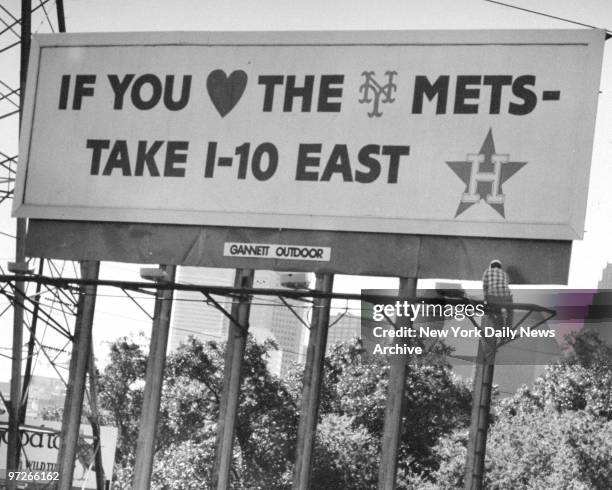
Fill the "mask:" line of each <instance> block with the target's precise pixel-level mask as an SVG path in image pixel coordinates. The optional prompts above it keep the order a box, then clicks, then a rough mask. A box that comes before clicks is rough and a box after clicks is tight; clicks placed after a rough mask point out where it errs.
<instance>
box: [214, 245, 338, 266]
mask: <svg viewBox="0 0 612 490" xmlns="http://www.w3.org/2000/svg"><path fill="white" fill-rule="evenodd" d="M223 255H224V256H225V257H245V258H247V257H248V258H260V259H282V260H316V261H319V262H329V259H330V257H331V247H316V246H312V245H283V244H280V243H244V242H225V245H224V246H223Z"/></svg>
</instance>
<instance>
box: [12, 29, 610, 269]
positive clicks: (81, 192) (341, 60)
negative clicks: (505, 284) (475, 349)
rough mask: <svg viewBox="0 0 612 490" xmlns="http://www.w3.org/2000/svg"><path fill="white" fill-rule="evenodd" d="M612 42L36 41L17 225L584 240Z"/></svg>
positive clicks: (522, 38)
mask: <svg viewBox="0 0 612 490" xmlns="http://www.w3.org/2000/svg"><path fill="white" fill-rule="evenodd" d="M603 40H604V35H603V32H601V31H596V30H552V31H414V32H318V33H317V32H308V33H306V32H303V33H295V32H294V33H130V34H76V35H69V34H68V35H66V34H62V35H39V36H35V37H34V41H33V44H32V55H31V64H30V68H29V76H28V87H27V91H26V105H25V112H24V121H23V133H22V138H21V141H22V147H21V149H20V156H21V158H20V165H19V173H18V187H17V196H16V199H15V205H14V214H15V216H20V217H32V218H42V219H60V220H87V221H112V222H135V223H174V224H186V225H213V226H239V227H259V228H275V229H280V228H283V229H286V228H290V229H302V230H337V231H338V230H340V231H364V232H379V233H405V234H421V235H432V234H433V235H460V236H489V237H513V238H540V239H558V240H572V239H576V238H580V237H581V236H582V231H583V222H584V216H585V209H586V196H587V187H588V177H589V166H590V159H591V150H592V143H593V132H594V124H595V112H596V106H597V96H598V88H599V77H600V70H601V60H602V50H603ZM318 260H321V257H319V258H318Z"/></svg>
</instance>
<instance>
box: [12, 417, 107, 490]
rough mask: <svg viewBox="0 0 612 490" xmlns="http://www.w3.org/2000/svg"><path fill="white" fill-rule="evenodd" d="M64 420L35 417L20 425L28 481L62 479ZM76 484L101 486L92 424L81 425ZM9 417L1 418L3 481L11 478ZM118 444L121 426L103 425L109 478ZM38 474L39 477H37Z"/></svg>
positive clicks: (22, 468) (23, 466)
mask: <svg viewBox="0 0 612 490" xmlns="http://www.w3.org/2000/svg"><path fill="white" fill-rule="evenodd" d="M61 426H62V423H61V422H54V421H48V420H39V419H32V420H30V421H29V422H28V424H27V425H23V426H21V428H20V434H21V444H22V453H23V454H22V456H21V461H20V471H23V472H26V473H29V475H26V476H22V478H26V481H25V483H29V484H33V483H37V484H41V485H42V484H44V483H47V484H49V488H50V487H52V486H53V485H52V484H53V482H54V481H57V480H58V479H59V474H58V472H57V456H58V454H59V448H60V442H61V441H60V430H61ZM80 427H81V428H80V430H79V440H78V446H77V455H76V459H75V471H74V479H73V486H74V487H78V488H97V487H96V474H95V451H94V441H93V436H92V431H91V426H89V425H81V426H80ZM7 434H8V422H7V421H6V417H3V419H2V420H0V479H1V480H0V481H2V480H4V481H8V478H7V474H6V473H7V472H6V450H7V437H8V435H7ZM116 446H117V428H116V427H110V426H108V427H106V426H102V427H100V450H101V452H102V466H103V469H104V477H105V479H106V480H107V481H109V482H110V481H111V480H112V478H113V465H114V462H115V449H116ZM34 474H36V475H37V476H35V475H34Z"/></svg>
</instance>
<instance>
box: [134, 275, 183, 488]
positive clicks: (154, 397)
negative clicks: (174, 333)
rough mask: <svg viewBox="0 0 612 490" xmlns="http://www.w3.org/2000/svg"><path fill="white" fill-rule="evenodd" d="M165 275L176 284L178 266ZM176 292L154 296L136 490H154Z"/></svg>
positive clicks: (139, 438)
mask: <svg viewBox="0 0 612 490" xmlns="http://www.w3.org/2000/svg"><path fill="white" fill-rule="evenodd" d="M161 268H162V269H163V270H164V271H165V272H166V274H167V276H168V278H167V280H168V281H169V282H174V279H175V277H176V266H174V265H166V266H161ZM173 293H174V290H173V289H158V290H157V293H156V295H155V310H154V313H153V328H152V331H151V344H150V347H149V358H148V360H147V372H146V375H145V389H144V394H143V398H142V413H141V416H140V427H139V430H138V443H137V446H136V462H135V465H134V486H133V488H134V489H136V490H148V489H149V488H150V487H151V471H152V470H153V456H154V454H155V435H156V432H157V419H158V417H159V406H160V403H161V393H162V385H163V377H164V367H165V365H166V350H167V347H168V333H169V330H170V315H171V313H172V297H173Z"/></svg>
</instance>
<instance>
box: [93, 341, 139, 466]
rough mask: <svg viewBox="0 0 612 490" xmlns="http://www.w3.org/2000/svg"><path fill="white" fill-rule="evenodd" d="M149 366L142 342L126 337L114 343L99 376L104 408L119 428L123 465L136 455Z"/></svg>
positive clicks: (118, 455) (121, 461)
mask: <svg viewBox="0 0 612 490" xmlns="http://www.w3.org/2000/svg"><path fill="white" fill-rule="evenodd" d="M146 367H147V357H146V355H145V353H144V352H143V351H142V348H141V347H140V345H139V344H138V343H136V342H134V341H133V340H131V339H128V338H127V337H123V338H121V339H118V340H117V341H116V342H115V343H114V344H112V345H111V348H110V358H109V362H108V365H107V366H106V368H105V369H104V373H103V375H102V376H101V377H100V379H99V402H100V407H101V408H102V409H103V410H105V411H107V412H108V414H109V419H110V422H111V423H112V424H113V425H115V426H116V427H117V431H118V439H117V452H116V455H117V456H116V457H117V461H118V462H119V464H120V465H122V466H124V465H126V464H131V463H132V462H133V459H134V455H135V453H134V451H135V448H136V441H137V439H138V421H139V420H140V411H141V407H142V395H143V387H144V376H145V371H146Z"/></svg>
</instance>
